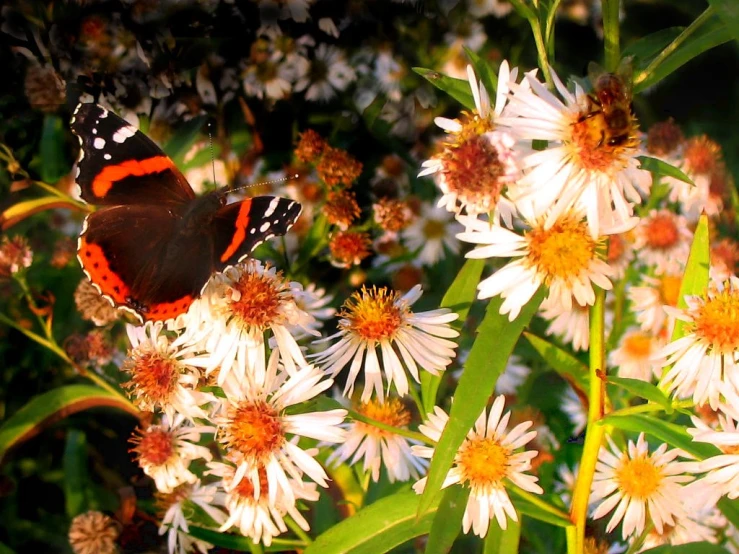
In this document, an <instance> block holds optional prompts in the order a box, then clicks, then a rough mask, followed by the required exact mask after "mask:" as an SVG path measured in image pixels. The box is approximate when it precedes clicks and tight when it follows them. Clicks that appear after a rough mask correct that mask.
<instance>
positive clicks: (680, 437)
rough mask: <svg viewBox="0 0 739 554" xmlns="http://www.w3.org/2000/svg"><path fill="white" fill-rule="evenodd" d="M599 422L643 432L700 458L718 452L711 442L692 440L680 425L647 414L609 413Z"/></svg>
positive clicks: (626, 429)
mask: <svg viewBox="0 0 739 554" xmlns="http://www.w3.org/2000/svg"><path fill="white" fill-rule="evenodd" d="M600 423H601V424H603V425H613V426H614V427H616V428H617V429H622V430H623V431H631V432H633V433H641V432H644V433H646V434H648V435H651V436H653V437H655V438H656V439H659V440H661V441H662V442H666V443H667V444H669V445H670V446H672V447H673V448H682V449H683V450H685V452H688V453H689V454H692V455H693V456H695V457H696V458H698V459H700V460H703V459H705V458H709V457H711V456H715V455H716V454H720V452H719V450H718V448H716V447H715V446H713V445H711V444H707V443H704V442H693V437H691V436H690V435H689V434H688V432H687V431H686V430H685V427H683V426H682V425H676V424H674V423H669V422H667V421H662V420H661V419H657V418H655V417H651V416H648V415H644V414H632V415H611V416H607V417H605V418H604V419H602V420H601V421H600Z"/></svg>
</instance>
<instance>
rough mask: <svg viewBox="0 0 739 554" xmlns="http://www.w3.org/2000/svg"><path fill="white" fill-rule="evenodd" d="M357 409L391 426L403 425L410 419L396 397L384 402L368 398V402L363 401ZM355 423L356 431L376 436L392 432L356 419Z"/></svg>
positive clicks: (386, 435) (391, 434) (389, 434)
mask: <svg viewBox="0 0 739 554" xmlns="http://www.w3.org/2000/svg"><path fill="white" fill-rule="evenodd" d="M358 411H359V413H360V414H362V415H365V416H367V417H369V418H371V419H374V420H375V421H379V422H380V423H384V424H385V425H390V426H391V427H405V426H406V425H408V423H410V421H411V414H410V413H409V412H408V410H406V409H405V406H403V403H402V402H401V401H400V400H398V399H397V398H391V399H389V400H387V401H386V402H384V403H380V402H378V401H377V400H370V401H369V402H366V403H363V404H362V405H361V406H360V407H359V410H358ZM355 425H356V428H357V430H358V431H360V432H362V433H366V434H367V435H372V436H374V437H377V438H380V437H391V436H393V433H391V432H390V431H385V430H384V429H379V428H377V427H375V426H374V425H371V424H368V423H363V422H361V421H357V422H356V424H355Z"/></svg>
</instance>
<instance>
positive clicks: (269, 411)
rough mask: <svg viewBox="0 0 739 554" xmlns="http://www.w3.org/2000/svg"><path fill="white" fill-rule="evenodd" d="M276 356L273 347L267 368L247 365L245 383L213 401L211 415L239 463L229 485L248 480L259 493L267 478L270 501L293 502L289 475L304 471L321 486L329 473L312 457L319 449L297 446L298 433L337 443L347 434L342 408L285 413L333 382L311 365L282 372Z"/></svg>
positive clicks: (271, 502) (223, 440)
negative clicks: (263, 481) (283, 500)
mask: <svg viewBox="0 0 739 554" xmlns="http://www.w3.org/2000/svg"><path fill="white" fill-rule="evenodd" d="M278 359H279V354H278V353H277V352H276V351H273V353H272V355H271V356H270V360H269V364H268V365H267V367H264V366H262V367H250V368H249V371H248V372H247V374H246V377H245V381H244V383H243V385H242V386H241V387H240V388H234V387H229V388H228V389H226V390H225V393H226V398H220V399H218V402H216V403H214V406H213V415H212V416H211V419H212V421H214V423H215V424H216V425H217V426H218V433H217V435H216V436H217V438H218V440H219V441H220V442H221V444H222V445H223V447H224V448H225V450H226V452H227V455H228V456H229V458H230V459H231V460H236V461H237V462H238V463H237V470H236V473H235V475H234V477H233V479H232V486H233V487H236V486H238V485H239V483H240V482H241V480H242V479H246V480H249V481H250V482H251V483H252V485H253V487H254V489H255V491H256V492H255V495H259V494H260V490H261V489H260V480H261V479H262V477H263V476H266V480H267V493H268V497H269V502H270V504H271V505H275V502H276V499H277V498H278V497H284V499H285V502H286V503H287V504H291V503H293V504H294V502H295V494H294V492H293V487H292V485H291V484H290V481H289V480H288V476H289V477H291V478H293V479H296V480H299V481H302V476H303V474H306V475H307V476H308V477H310V479H312V480H313V481H315V482H316V483H318V484H319V485H320V486H322V487H327V486H328V483H327V481H326V480H327V478H328V476H327V475H326V472H325V471H324V469H323V468H322V467H321V465H320V464H319V463H318V462H317V461H316V460H315V458H314V457H315V455H316V454H317V453H318V450H317V449H308V450H306V449H303V448H301V447H299V446H298V444H297V442H298V439H299V438H300V437H308V438H312V439H315V440H319V441H326V442H329V443H339V442H343V441H344V438H345V435H346V433H345V431H344V430H343V429H342V428H341V427H340V424H341V423H343V421H344V417H345V416H346V413H347V412H346V410H329V411H325V412H304V413H297V414H292V413H288V409H289V408H290V407H291V406H296V405H298V404H302V403H303V402H307V401H309V400H311V399H313V398H314V397H316V396H317V395H318V394H320V393H321V392H323V391H325V390H327V389H328V388H330V387H331V385H332V384H333V380H331V379H322V378H323V372H322V371H321V370H320V369H318V368H317V367H315V366H305V367H303V368H301V369H299V370H298V371H297V372H295V373H292V374H288V373H287V372H286V371H284V370H282V371H280V370H278V363H277V362H278Z"/></svg>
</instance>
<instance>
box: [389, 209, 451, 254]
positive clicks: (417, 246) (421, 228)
mask: <svg viewBox="0 0 739 554" xmlns="http://www.w3.org/2000/svg"><path fill="white" fill-rule="evenodd" d="M461 231H462V226H461V225H460V224H459V223H457V222H456V221H455V220H454V219H453V218H452V214H451V213H450V212H449V211H447V210H445V209H444V208H441V207H436V206H433V205H430V204H427V203H425V202H424V203H423V204H421V213H420V214H419V216H418V217H417V218H416V219H415V221H413V223H411V224H410V225H409V226H408V227H407V228H406V229H405V230H404V231H403V232H402V235H401V236H402V237H403V241H404V242H405V245H406V246H407V247H408V249H409V250H411V251H418V253H417V254H416V256H415V258H414V260H415V262H416V263H418V264H420V265H423V266H431V265H434V264H435V263H436V262H438V261H439V260H441V259H442V258H443V257H444V254H445V253H446V252H450V253H452V254H457V253H459V247H460V243H459V240H457V234H458V233H460V232H461Z"/></svg>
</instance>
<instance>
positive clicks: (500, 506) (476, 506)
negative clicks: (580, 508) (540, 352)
mask: <svg viewBox="0 0 739 554" xmlns="http://www.w3.org/2000/svg"><path fill="white" fill-rule="evenodd" d="M504 407H505V397H504V396H502V395H501V396H498V397H497V398H496V399H495V402H494V403H493V406H492V407H491V408H490V414H489V416H488V415H487V413H486V412H487V410H483V411H482V414H480V417H479V418H478V419H477V421H476V422H475V425H474V427H473V428H472V429H470V431H469V433H467V438H465V440H464V442H463V443H462V446H460V447H459V450H458V451H457V454H456V456H455V457H454V465H453V466H452V468H451V469H450V470H449V473H447V476H446V478H445V479H444V483H443V484H442V488H444V487H448V486H450V485H454V484H460V485H463V486H465V487H468V488H469V489H470V496H469V499H468V501H467V506H466V508H465V511H464V517H463V519H462V529H463V531H464V532H465V533H467V532H468V531H469V530H470V529H472V531H473V532H474V534H475V535H477V536H479V537H484V536H485V535H486V534H487V532H488V527H489V525H490V520H491V519H493V518H495V519H496V521H497V522H498V525H500V527H501V529H506V528H507V527H508V518H509V517H510V518H511V519H512V520H513V521H518V515H517V514H516V509H515V508H514V507H513V503H512V502H511V499H510V497H509V496H508V492H507V491H506V480H507V481H510V482H512V483H513V484H515V485H517V486H519V487H521V488H522V489H523V490H525V491H528V492H533V493H536V494H542V493H543V492H544V491H543V489H542V488H541V487H540V486H539V485H537V484H536V482H537V481H538V478H537V477H534V476H533V475H528V474H527V473H525V472H526V471H529V470H530V469H531V460H532V459H533V458H535V457H536V455H537V452H536V451H535V450H528V451H525V452H516V451H517V450H518V449H520V448H522V447H523V446H524V445H526V443H528V442H529V441H531V440H532V439H533V438H534V437H535V436H536V432H535V431H530V432H528V433H527V432H526V430H527V429H529V428H530V427H531V426H532V422H530V421H527V422H524V423H520V424H519V425H516V427H514V428H513V429H511V430H510V431H507V430H506V428H507V426H508V420H509V419H510V417H511V413H510V412H506V414H505V415H503V408H504ZM448 420H449V416H448V415H447V414H446V413H445V412H444V410H442V409H441V408H439V407H435V408H434V413H433V414H428V421H427V422H426V423H425V424H424V425H421V426H420V427H419V428H418V429H419V430H420V431H421V432H422V433H423V434H424V435H426V436H427V437H429V438H430V439H431V440H433V441H438V440H439V437H441V433H442V432H443V430H444V427H445V426H446V424H447V421H448ZM412 450H413V453H414V454H415V455H416V456H418V457H420V458H427V459H430V458H431V457H432V456H433V455H434V448H433V447H429V446H420V445H416V446H413V447H412ZM425 487H426V477H424V478H423V479H421V480H419V481H418V482H417V483H416V484H415V485H413V490H415V491H416V493H418V494H421V493H422V492H423V490H424V488H425Z"/></svg>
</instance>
